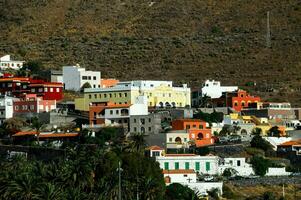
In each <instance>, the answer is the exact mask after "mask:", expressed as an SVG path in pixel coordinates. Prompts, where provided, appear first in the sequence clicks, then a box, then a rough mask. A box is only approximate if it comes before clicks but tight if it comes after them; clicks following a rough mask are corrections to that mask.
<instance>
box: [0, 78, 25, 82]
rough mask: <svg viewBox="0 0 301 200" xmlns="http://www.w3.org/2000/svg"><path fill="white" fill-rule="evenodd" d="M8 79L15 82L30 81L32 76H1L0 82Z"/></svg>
mask: <svg viewBox="0 0 301 200" xmlns="http://www.w3.org/2000/svg"><path fill="white" fill-rule="evenodd" d="M6 81H15V82H19V81H30V78H26V77H21V78H18V77H11V78H0V82H6Z"/></svg>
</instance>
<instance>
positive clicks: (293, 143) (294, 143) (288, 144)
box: [278, 139, 301, 146]
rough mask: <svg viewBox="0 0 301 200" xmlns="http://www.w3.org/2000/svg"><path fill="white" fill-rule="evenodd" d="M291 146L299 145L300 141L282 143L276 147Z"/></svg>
mask: <svg viewBox="0 0 301 200" xmlns="http://www.w3.org/2000/svg"><path fill="white" fill-rule="evenodd" d="M292 145H301V139H300V140H291V141H288V142H284V143H282V144H279V145H278V146H292Z"/></svg>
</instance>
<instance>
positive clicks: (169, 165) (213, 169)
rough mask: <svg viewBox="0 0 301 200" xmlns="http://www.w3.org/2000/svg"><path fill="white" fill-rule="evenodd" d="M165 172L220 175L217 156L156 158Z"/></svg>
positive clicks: (165, 156) (188, 155)
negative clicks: (188, 171)
mask: <svg viewBox="0 0 301 200" xmlns="http://www.w3.org/2000/svg"><path fill="white" fill-rule="evenodd" d="M156 161H157V162H159V164H160V168H161V169H163V170H194V171H196V172H198V173H200V174H212V175H214V174H218V163H219V158H218V157H217V156H200V155H195V154H165V155H163V156H161V155H159V156H157V157H156Z"/></svg>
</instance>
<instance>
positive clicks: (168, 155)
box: [165, 153, 197, 157]
mask: <svg viewBox="0 0 301 200" xmlns="http://www.w3.org/2000/svg"><path fill="white" fill-rule="evenodd" d="M177 156H179V157H181V156H197V155H196V154H192V153H191V154H188V153H187V154H165V157H177Z"/></svg>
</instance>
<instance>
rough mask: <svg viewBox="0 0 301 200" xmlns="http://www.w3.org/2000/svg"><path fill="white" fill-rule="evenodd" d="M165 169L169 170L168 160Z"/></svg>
mask: <svg viewBox="0 0 301 200" xmlns="http://www.w3.org/2000/svg"><path fill="white" fill-rule="evenodd" d="M164 169H165V170H169V163H168V162H164Z"/></svg>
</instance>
